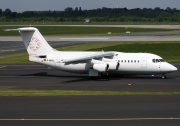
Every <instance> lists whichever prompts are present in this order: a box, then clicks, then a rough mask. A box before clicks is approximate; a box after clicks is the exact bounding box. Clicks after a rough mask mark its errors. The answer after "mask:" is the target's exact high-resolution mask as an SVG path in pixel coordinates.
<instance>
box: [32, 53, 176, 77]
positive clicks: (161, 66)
mask: <svg viewBox="0 0 180 126" xmlns="http://www.w3.org/2000/svg"><path fill="white" fill-rule="evenodd" d="M96 53H99V52H64V51H63V52H61V51H54V52H53V53H52V54H48V55H47V57H46V58H35V59H34V58H30V60H31V61H34V62H37V63H41V64H43V65H46V66H50V67H53V68H57V69H60V70H63V71H67V72H73V73H88V71H89V69H90V68H91V67H92V63H91V62H90V61H89V62H87V61H86V62H83V61H81V62H77V63H76V62H74V63H68V64H66V63H63V61H66V60H69V59H74V58H76V57H81V56H82V57H84V56H86V55H91V54H96ZM114 53H115V55H114V56H113V57H112V59H113V60H114V61H116V62H119V67H118V69H117V70H108V71H107V72H109V73H116V74H135V75H137V74H142V75H145V74H153V75H154V74H162V75H163V74H166V73H169V72H173V71H175V70H177V68H176V67H174V66H173V65H171V64H169V63H167V62H165V61H163V60H162V58H161V57H159V56H157V55H155V54H150V53H122V52H114ZM98 60H100V59H98ZM101 60H102V59H101ZM153 60H155V61H157V62H153ZM158 60H159V61H160V60H162V61H160V62H158Z"/></svg>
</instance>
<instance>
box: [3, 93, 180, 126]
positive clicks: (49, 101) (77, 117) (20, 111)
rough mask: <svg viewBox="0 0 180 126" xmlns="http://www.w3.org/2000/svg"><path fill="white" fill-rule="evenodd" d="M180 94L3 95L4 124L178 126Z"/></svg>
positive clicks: (15, 125)
mask: <svg viewBox="0 0 180 126" xmlns="http://www.w3.org/2000/svg"><path fill="white" fill-rule="evenodd" d="M179 98H180V96H123V97H121V96H119V97H116V96H114V97H87V96H86V97H78V96H77V97H0V101H1V102H0V124H1V125H2V126H12V125H13V126H19V125H22V126H24V125H26V126H30V125H37V126H39V125H43V126H54V125H58V126H59V125H60V126H61V125H62V126H71V125H73V126H91V125H93V126H94V125H95V126H109V125H110V126H112V125H113V126H119V125H123V126H129V125H133V126H152V125H153V126H169V125H172V126H179V125H180V118H179V117H180V108H179V106H180V102H179V100H178V99H179Z"/></svg>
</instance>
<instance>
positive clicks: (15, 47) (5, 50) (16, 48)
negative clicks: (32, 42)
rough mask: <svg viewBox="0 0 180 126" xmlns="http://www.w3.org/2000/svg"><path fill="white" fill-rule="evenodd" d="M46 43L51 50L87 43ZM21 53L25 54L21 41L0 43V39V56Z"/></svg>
mask: <svg viewBox="0 0 180 126" xmlns="http://www.w3.org/2000/svg"><path fill="white" fill-rule="evenodd" d="M48 43H49V44H50V45H51V46H52V47H53V48H58V47H64V46H71V45H78V44H85V43H88V42H83V41H82V42H73V41H69V42H59V41H53V42H52V41H48ZM92 43H93V42H92ZM94 43H95V42H94ZM21 52H26V49H25V46H24V43H23V42H22V41H1V39H0V56H5V55H11V54H18V53H21Z"/></svg>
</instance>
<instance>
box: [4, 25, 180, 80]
mask: <svg viewBox="0 0 180 126" xmlns="http://www.w3.org/2000/svg"><path fill="white" fill-rule="evenodd" d="M5 31H19V32H20V34H21V37H22V39H23V42H24V44H25V47H26V49H27V52H28V54H29V60H30V61H32V62H36V63H40V64H42V65H46V66H49V67H52V68H57V69H59V70H62V71H67V72H73V73H86V74H87V73H88V74H89V76H90V77H99V76H104V75H108V74H118V75H129V74H130V75H162V78H163V79H165V78H166V75H165V74H166V73H170V72H174V71H176V70H177V68H176V67H174V66H173V65H171V64H169V63H167V62H165V61H164V60H163V59H162V58H161V57H160V56H157V55H155V54H150V53H123V52H115V51H113V52H104V51H102V52H84V51H79V52H76V51H73V52H70V51H57V50H55V49H53V48H52V47H51V46H50V45H49V44H48V43H47V41H46V40H45V39H44V37H43V36H42V35H41V33H40V32H39V30H38V29H36V28H33V27H28V28H18V29H7V30H5Z"/></svg>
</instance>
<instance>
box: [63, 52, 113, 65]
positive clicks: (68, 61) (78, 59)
mask: <svg viewBox="0 0 180 126" xmlns="http://www.w3.org/2000/svg"><path fill="white" fill-rule="evenodd" d="M109 56H114V53H113V52H102V53H98V54H93V55H86V56H84V57H77V58H74V59H69V60H65V61H64V62H63V63H73V62H80V61H86V60H91V59H97V58H103V57H109Z"/></svg>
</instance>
